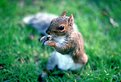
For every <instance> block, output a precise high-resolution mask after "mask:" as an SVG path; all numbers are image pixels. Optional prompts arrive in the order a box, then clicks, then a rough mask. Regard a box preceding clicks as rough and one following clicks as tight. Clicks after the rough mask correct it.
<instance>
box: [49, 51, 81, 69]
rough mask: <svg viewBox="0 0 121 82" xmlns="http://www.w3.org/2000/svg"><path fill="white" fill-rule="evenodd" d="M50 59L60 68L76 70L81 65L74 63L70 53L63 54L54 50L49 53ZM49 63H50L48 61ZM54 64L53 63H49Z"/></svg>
mask: <svg viewBox="0 0 121 82" xmlns="http://www.w3.org/2000/svg"><path fill="white" fill-rule="evenodd" d="M50 60H53V61H54V63H56V65H57V66H58V68H59V69H61V70H76V69H79V68H81V67H82V65H81V64H79V63H75V62H74V61H73V59H72V57H71V55H70V54H64V55H62V54H61V53H59V52H57V51H54V52H53V53H52V54H51V57H50ZM49 64H51V63H49ZM51 65H55V64H51Z"/></svg>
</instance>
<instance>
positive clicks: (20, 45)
mask: <svg viewBox="0 0 121 82" xmlns="http://www.w3.org/2000/svg"><path fill="white" fill-rule="evenodd" d="M64 10H66V11H67V12H68V13H67V14H68V15H70V14H71V13H73V14H74V17H75V23H76V24H77V25H78V28H79V31H80V32H81V33H82V35H83V37H84V40H85V51H86V53H87V54H88V57H89V61H88V63H87V65H86V66H85V67H83V68H82V69H81V70H78V71H76V72H71V71H63V72H64V76H63V77H58V76H49V77H48V78H47V79H46V81H47V82H121V1H120V0H72V1H71V0H51V1H50V0H43V1H39V0H35V1H34V0H25V2H22V0H0V82H36V81H37V78H38V75H39V74H40V73H41V71H42V69H43V67H44V66H45V65H46V62H47V59H48V57H49V53H50V52H51V51H52V49H51V48H49V47H42V46H41V43H40V42H38V37H39V34H38V33H37V31H36V30H34V29H32V28H29V27H28V26H25V25H24V24H22V18H23V17H25V16H27V15H29V14H35V13H37V12H42V11H44V12H48V13H53V14H57V15H59V14H61V12H62V11H64ZM58 72H62V71H57V70H56V71H55V72H54V73H58Z"/></svg>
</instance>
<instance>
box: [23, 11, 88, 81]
mask: <svg viewBox="0 0 121 82" xmlns="http://www.w3.org/2000/svg"><path fill="white" fill-rule="evenodd" d="M23 21H24V23H25V24H28V25H31V26H33V27H34V28H35V29H36V30H37V31H38V32H39V33H40V34H42V35H43V37H42V38H41V41H42V42H43V43H44V45H47V46H50V47H53V48H54V51H53V52H52V53H51V55H50V57H49V60H48V63H47V66H46V68H45V69H46V71H43V72H42V74H41V76H40V77H41V79H43V78H45V77H47V76H48V71H51V70H54V68H56V67H57V68H58V69H60V70H77V69H80V68H81V67H83V66H84V65H85V64H86V63H87V61H88V56H87V55H86V53H85V50H84V41H83V37H82V35H81V33H80V32H79V31H78V29H77V26H76V25H75V23H74V17H73V15H71V16H69V17H68V16H66V12H63V13H62V14H61V16H56V15H52V14H47V13H38V14H36V15H32V16H28V17H25V18H24V19H23ZM47 38H48V39H47Z"/></svg>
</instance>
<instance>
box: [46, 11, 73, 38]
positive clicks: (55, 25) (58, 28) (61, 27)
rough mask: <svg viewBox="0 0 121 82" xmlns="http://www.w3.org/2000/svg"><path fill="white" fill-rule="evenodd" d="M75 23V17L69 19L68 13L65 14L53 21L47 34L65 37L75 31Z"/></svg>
mask: <svg viewBox="0 0 121 82" xmlns="http://www.w3.org/2000/svg"><path fill="white" fill-rule="evenodd" d="M73 23H74V18H73V15H71V16H70V17H67V16H66V12H63V13H62V15H61V16H59V17H58V18H55V19H53V20H52V21H51V23H50V26H49V28H48V30H47V33H48V34H54V35H58V36H62V35H65V34H67V33H68V32H70V31H72V30H73Z"/></svg>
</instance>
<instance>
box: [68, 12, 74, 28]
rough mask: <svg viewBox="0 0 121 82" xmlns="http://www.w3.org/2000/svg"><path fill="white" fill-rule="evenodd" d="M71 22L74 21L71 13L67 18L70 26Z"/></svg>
mask: <svg viewBox="0 0 121 82" xmlns="http://www.w3.org/2000/svg"><path fill="white" fill-rule="evenodd" d="M73 23H74V17H73V14H71V16H70V17H69V19H68V24H69V25H70V26H72V25H73Z"/></svg>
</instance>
